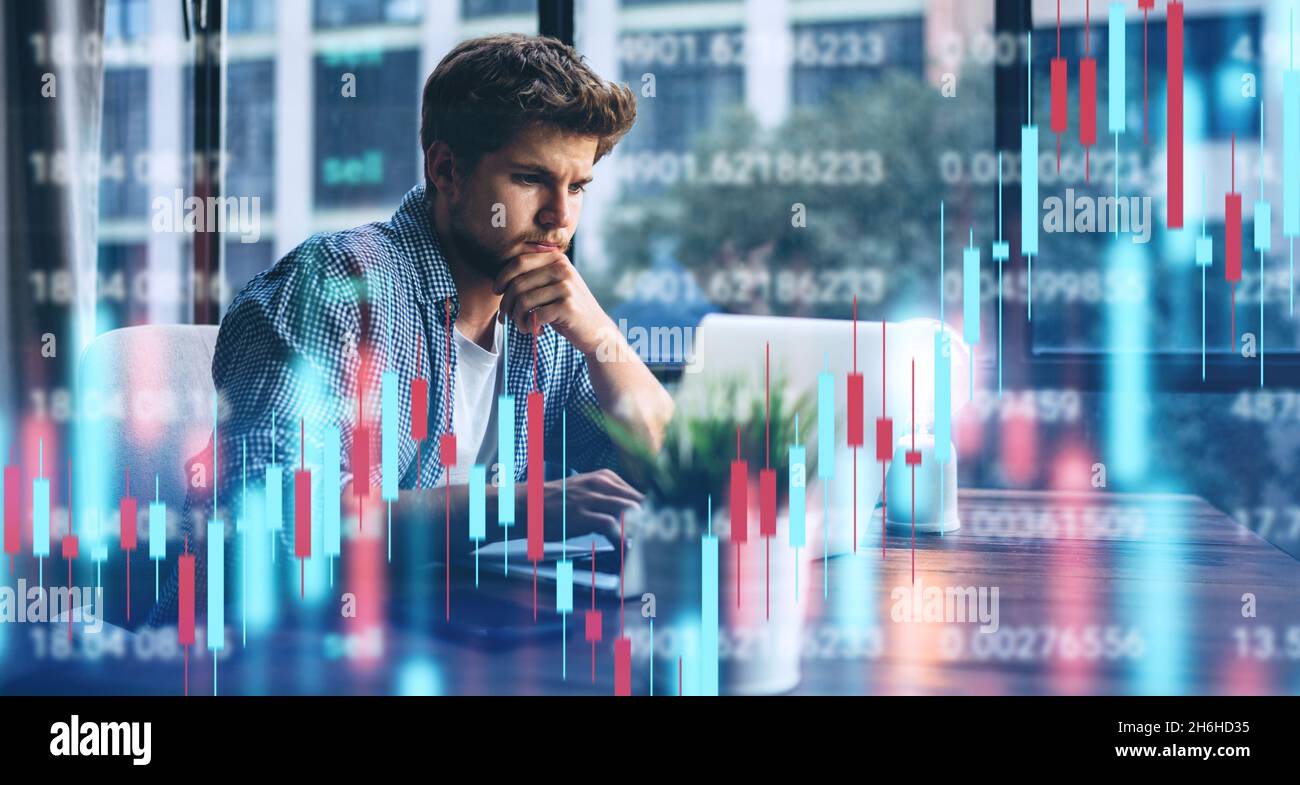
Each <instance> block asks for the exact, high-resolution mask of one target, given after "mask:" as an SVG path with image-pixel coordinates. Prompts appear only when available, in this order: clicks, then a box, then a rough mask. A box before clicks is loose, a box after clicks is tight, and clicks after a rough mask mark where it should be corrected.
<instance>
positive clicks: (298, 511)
mask: <svg viewBox="0 0 1300 785" xmlns="http://www.w3.org/2000/svg"><path fill="white" fill-rule="evenodd" d="M301 427H302V462H301V464H300V465H301V468H300V469H298V471H296V472H294V473H293V555H294V556H295V557H297V558H298V559H299V562H298V596H299V597H304V596H306V586H307V576H306V571H307V565H306V562H305V561H304V560H306V559H308V558H310V557H311V471H310V470H308V469H307V422H306V420H305V419H304V420H302V421H301Z"/></svg>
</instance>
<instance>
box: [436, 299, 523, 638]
mask: <svg viewBox="0 0 1300 785" xmlns="http://www.w3.org/2000/svg"><path fill="white" fill-rule="evenodd" d="M444 310H445V311H446V312H447V356H446V362H445V364H444V368H445V370H446V372H447V382H446V384H445V385H443V386H444V387H445V388H446V390H447V398H446V402H447V403H446V406H447V432H446V433H444V434H443V435H442V439H440V440H439V441H438V460H439V461H440V462H441V463H442V465H443V467H444V468H443V471H444V472H446V471H447V470H448V469H450V468H451V467H453V466H455V465H456V432H455V431H453V430H452V427H451V426H452V421H451V415H452V411H453V409H452V405H451V330H452V327H451V298H450V297H448V298H447V304H446V308H445V309H444ZM443 480H444V482H443V485H444V486H446V490H445V491H444V493H445V494H446V499H445V503H444V504H443V509H444V510H445V511H446V513H445V517H446V520H445V521H444V526H443V536H444V540H445V541H444V543H443V548H444V550H443V554H444V555H445V557H446V559H447V564H449V565H450V564H451V475H450V474H446V475H445V476H444V477H443ZM443 574H444V575H445V576H446V578H445V581H446V582H445V585H444V587H443V597H444V603H445V607H444V609H443V617H444V618H445V619H446V620H447V621H451V570H450V569H447V570H443ZM533 621H537V565H536V564H534V565H533Z"/></svg>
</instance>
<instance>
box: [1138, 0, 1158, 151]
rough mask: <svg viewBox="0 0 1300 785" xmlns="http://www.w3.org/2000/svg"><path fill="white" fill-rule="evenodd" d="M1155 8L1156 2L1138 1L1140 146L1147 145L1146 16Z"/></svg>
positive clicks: (1152, 0) (1150, 0) (1149, 0)
mask: <svg viewBox="0 0 1300 785" xmlns="http://www.w3.org/2000/svg"><path fill="white" fill-rule="evenodd" d="M1155 7H1156V0H1138V8H1141V9H1142V144H1148V143H1149V141H1150V140H1149V139H1148V138H1147V126H1148V122H1147V15H1148V14H1150V13H1151V9H1152V8H1155Z"/></svg>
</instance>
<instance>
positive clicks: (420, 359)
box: [411, 333, 429, 488]
mask: <svg viewBox="0 0 1300 785" xmlns="http://www.w3.org/2000/svg"><path fill="white" fill-rule="evenodd" d="M423 370H424V355H423V354H422V353H421V352H420V334H419V333H416V334H415V378H414V379H412V380H411V438H412V439H414V440H415V487H416V488H419V487H420V475H421V474H423V473H424V459H423V455H422V453H423V451H424V450H423V448H424V444H423V442H424V440H425V439H427V438H428V436H429V382H428V380H427V379H425V378H424V377H423V376H421V373H422V372H423Z"/></svg>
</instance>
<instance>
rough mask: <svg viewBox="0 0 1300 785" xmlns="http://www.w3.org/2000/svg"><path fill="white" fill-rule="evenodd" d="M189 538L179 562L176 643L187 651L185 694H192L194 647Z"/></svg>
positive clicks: (192, 574)
mask: <svg viewBox="0 0 1300 785" xmlns="http://www.w3.org/2000/svg"><path fill="white" fill-rule="evenodd" d="M189 543H190V541H189V538H188V537H187V538H186V539H185V551H186V552H184V553H182V554H181V557H180V559H179V561H178V569H179V573H180V576H179V577H180V586H179V588H180V601H179V604H178V607H177V610H176V642H177V643H178V644H180V646H181V647H182V648H184V649H185V694H186V695H189V694H190V647H191V646H193V645H194V554H192V553H188V551H189Z"/></svg>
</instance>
